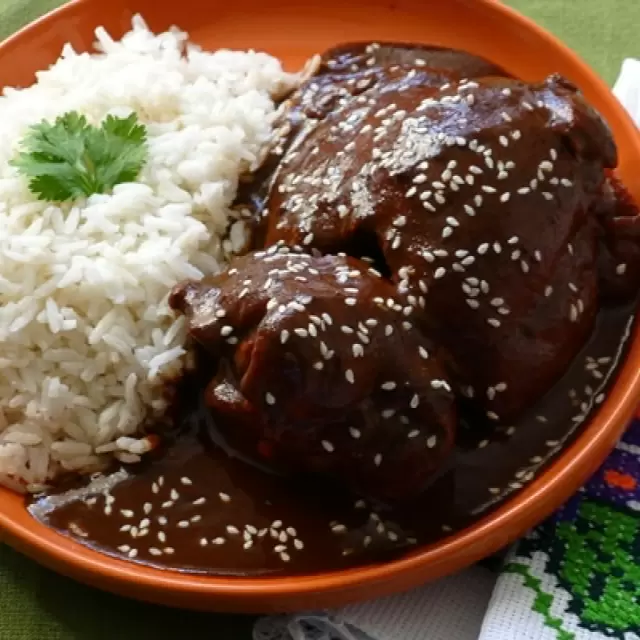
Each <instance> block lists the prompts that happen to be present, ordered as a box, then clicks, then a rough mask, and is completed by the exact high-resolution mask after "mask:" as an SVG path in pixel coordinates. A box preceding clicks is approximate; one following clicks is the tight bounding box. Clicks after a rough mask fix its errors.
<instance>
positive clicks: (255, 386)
mask: <svg viewBox="0 0 640 640" xmlns="http://www.w3.org/2000/svg"><path fill="white" fill-rule="evenodd" d="M170 304H171V306H172V307H173V308H174V309H176V310H178V311H180V312H182V313H184V314H185V315H186V316H187V318H188V326H189V333H190V335H191V336H192V337H193V338H194V339H195V340H196V341H197V343H199V344H200V345H201V346H202V347H204V349H205V350H206V351H207V352H208V353H210V354H211V355H212V356H213V357H214V358H219V361H220V364H219V369H218V371H217V374H216V375H215V377H214V379H213V380H212V381H211V383H210V384H209V386H208V388H207V390H206V401H207V404H208V405H209V407H211V409H213V410H214V413H215V416H216V419H217V420H218V423H219V425H220V428H221V429H222V430H223V432H225V435H228V437H229V438H230V440H232V441H234V442H235V443H238V442H241V443H242V444H240V447H242V448H243V449H244V450H245V451H246V450H249V451H250V452H251V453H253V454H256V455H259V456H262V457H267V458H268V459H269V460H270V461H271V462H272V463H273V464H274V465H276V466H277V467H279V468H284V469H286V470H291V471H294V472H295V471H304V472H316V473H322V474H326V475H330V476H333V477H335V478H338V479H340V480H341V481H344V482H345V483H346V484H347V485H348V486H350V487H351V488H353V489H354V490H356V491H358V492H360V493H362V494H365V495H368V496H371V497H374V498H376V499H379V500H384V501H388V502H397V501H403V500H407V499H409V498H411V497H415V495H416V494H417V493H419V492H421V491H422V490H423V489H424V488H425V486H426V485H427V483H428V481H429V480H430V478H431V477H432V475H433V474H434V472H435V471H436V470H437V469H438V468H439V467H440V465H441V463H442V462H443V461H444V459H445V458H446V456H447V454H448V453H449V452H450V449H451V446H452V444H453V440H454V435H455V427H456V411H455V406H454V399H453V395H452V393H451V387H450V385H449V382H448V381H447V379H446V377H445V374H444V372H443V369H442V367H441V366H440V363H439V354H438V352H437V351H436V349H435V348H434V347H433V345H432V344H431V343H430V342H429V341H428V340H427V339H426V338H425V337H424V336H423V335H422V333H421V332H420V331H419V330H417V329H416V328H415V327H414V326H413V324H412V322H411V318H410V317H409V316H408V314H407V309H408V310H409V311H411V308H410V307H409V306H408V305H407V302H406V300H404V299H403V297H402V296H398V295H397V293H396V291H395V288H394V287H393V286H392V285H391V284H390V283H389V282H388V281H386V280H384V279H382V278H381V277H380V276H379V275H378V274H377V273H375V272H373V271H372V270H370V268H369V265H367V264H366V263H364V262H361V261H359V260H356V259H353V258H348V257H342V256H319V255H311V254H308V253H304V252H301V251H295V250H290V249H289V248H286V247H272V248H271V249H269V250H267V251H261V252H257V253H253V254H250V255H247V256H245V257H242V258H239V259H237V260H235V261H234V262H233V263H232V265H231V268H230V269H229V270H227V271H226V272H225V273H224V274H221V275H218V276H214V277H210V278H205V279H204V280H203V281H201V282H192V283H186V284H184V285H180V286H178V287H177V288H176V289H175V290H174V291H173V293H172V295H171V298H170Z"/></svg>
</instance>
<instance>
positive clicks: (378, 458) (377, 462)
mask: <svg viewBox="0 0 640 640" xmlns="http://www.w3.org/2000/svg"><path fill="white" fill-rule="evenodd" d="M381 463H382V454H381V453H376V455H375V456H373V464H375V465H376V467H379V466H380V464H381Z"/></svg>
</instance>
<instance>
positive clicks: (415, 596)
mask: <svg viewBox="0 0 640 640" xmlns="http://www.w3.org/2000/svg"><path fill="white" fill-rule="evenodd" d="M495 580H496V575H495V574H494V573H492V572H491V571H489V570H488V569H485V568H482V567H471V568H470V569H467V570H466V571H463V572H462V573H458V574H456V575H453V576H449V577H447V578H443V579H442V580H438V581H437V582H434V583H431V584H427V585H425V586H424V587H420V588H419V589H414V590H413V591H410V592H408V593H403V594H398V595H396V596H390V597H387V598H380V599H378V600H372V601H370V602H366V603H362V604H357V605H352V606H349V607H345V608H344V609H340V610H338V611H334V612H330V613H313V614H306V615H300V616H272V617H268V618H262V619H260V620H258V622H257V623H256V625H255V628H254V633H253V638H254V640H426V639H427V638H428V640H477V638H478V632H479V630H480V626H481V625H482V620H483V618H484V614H485V611H486V610H487V606H488V604H489V599H490V597H491V593H492V591H493V587H494V584H495ZM359 632H361V633H359Z"/></svg>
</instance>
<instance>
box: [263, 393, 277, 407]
mask: <svg viewBox="0 0 640 640" xmlns="http://www.w3.org/2000/svg"><path fill="white" fill-rule="evenodd" d="M264 399H265V402H266V403H267V404H271V405H274V404H275V403H276V399H275V397H274V395H273V394H272V393H269V392H268V391H267V393H265V394H264Z"/></svg>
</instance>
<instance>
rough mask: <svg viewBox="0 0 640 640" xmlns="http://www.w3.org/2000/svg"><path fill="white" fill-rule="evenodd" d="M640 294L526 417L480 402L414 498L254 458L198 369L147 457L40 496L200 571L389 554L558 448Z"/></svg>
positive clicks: (532, 469)
mask: <svg viewBox="0 0 640 640" xmlns="http://www.w3.org/2000/svg"><path fill="white" fill-rule="evenodd" d="M635 308H636V305H635V303H634V304H630V305H627V306H625V307H618V308H615V309H606V310H603V311H602V312H601V313H600V315H599V317H598V322H597V326H596V328H595V330H594V332H593V335H592V337H591V339H590V340H589V342H588V344H587V345H586V346H585V347H584V349H583V351H582V352H581V353H580V354H579V356H578V357H577V358H576V359H575V361H574V362H573V364H572V366H571V368H570V369H569V370H568V371H567V373H566V375H565V376H564V377H563V378H562V379H561V380H560V381H559V382H558V383H557V384H556V385H555V386H554V388H553V389H552V390H550V391H549V392H548V393H547V395H546V396H545V397H544V398H543V399H542V400H541V401H540V402H538V403H537V404H536V405H535V406H534V407H533V408H531V410H530V411H528V412H527V414H526V415H525V416H524V417H523V418H522V419H521V420H520V421H518V422H517V423H516V424H510V425H500V426H498V427H497V428H496V427H495V426H493V427H491V428H490V429H489V428H487V429H486V430H485V429H484V428H483V427H479V426H478V425H477V424H476V422H475V420H474V419H473V417H471V416H468V417H467V424H463V425H462V427H461V428H460V430H459V434H458V441H457V444H456V449H455V452H454V454H453V455H452V456H451V459H450V462H449V464H448V466H447V467H446V468H445V469H443V470H442V472H441V473H440V474H439V476H438V477H437V478H436V479H435V480H434V482H433V483H432V485H431V486H430V487H429V488H428V489H427V490H426V491H425V493H424V494H423V495H422V496H421V497H420V499H419V500H417V501H416V502H414V503H412V504H408V505H406V506H404V507H402V508H395V509H389V508H386V507H385V506H384V505H380V504H372V503H370V502H369V501H367V500H366V499H365V498H361V497H358V496H353V495H348V494H347V493H346V492H345V491H344V490H343V489H342V488H340V487H338V486H332V485H331V484H330V483H329V482H328V481H326V480H324V479H322V480H318V479H313V478H300V477H296V478H292V477H282V476H280V475H278V474H276V473H274V472H272V471H270V470H268V469H264V468H261V467H260V466H259V465H257V464H255V463H254V462H253V461H250V460H247V459H245V458H244V457H243V456H242V455H240V454H238V453H237V452H236V451H235V450H234V449H233V448H231V447H230V446H229V445H228V443H226V442H225V441H224V439H223V438H222V436H221V435H220V432H219V431H218V430H217V428H216V425H215V423H214V421H213V419H212V417H211V416H210V415H209V413H208V412H207V411H206V410H203V408H202V406H201V403H200V389H201V388H202V387H201V386H200V385H199V384H198V380H186V381H184V383H183V384H182V385H181V389H180V392H179V394H178V397H179V402H178V405H177V407H176V411H177V412H178V413H179V415H181V416H182V419H181V421H180V428H179V429H178V431H177V432H176V433H174V435H173V436H171V438H170V439H166V440H165V442H164V444H163V445H162V447H161V448H159V449H158V450H156V451H155V452H153V453H151V454H149V457H148V459H147V460H146V462H144V463H142V464H140V465H138V466H136V467H132V468H121V469H118V470H114V471H113V472H112V473H111V474H107V475H102V476H98V477H95V478H94V479H93V480H92V481H91V482H90V483H89V484H85V485H83V486H78V485H70V486H69V487H66V488H65V487H61V488H58V490H57V492H56V493H53V494H48V495H47V494H44V495H40V496H36V497H35V498H34V499H33V501H32V502H31V503H30V505H29V510H30V512H31V514H32V515H33V516H34V517H35V518H37V519H38V520H40V521H42V522H43V523H44V524H46V525H47V526H49V527H52V528H54V529H55V530H57V531H59V532H60V533H62V534H63V535H67V536H70V537H72V538H74V539H76V540H77V541H79V542H80V543H82V544H84V545H87V546H90V547H92V548H95V549H98V550H100V551H102V552H104V553H107V554H110V555H114V556H118V557H123V558H126V559H128V560H131V561H134V562H140V563H143V564H146V565H152V566H157V567H166V568H171V569H178V570H182V571H187V572H194V573H208V574H218V575H259V574H296V573H309V572H316V571H326V570H328V569H338V568H343V567H347V566H353V565H358V564H365V563H372V562H383V561H385V560H388V559H390V558H393V557H397V556H399V555H402V554H403V553H406V552H407V551H408V550H410V549H411V548H413V547H414V546H416V545H418V544H423V543H425V542H430V541H435V540H438V539H441V538H442V537H444V536H447V535H449V533H450V532H452V531H455V530H458V529H460V528H463V527H466V526H468V525H469V524H470V523H472V522H473V521H474V520H477V519H478V518H480V517H481V516H482V515H484V514H486V513H487V512H488V511H489V510H491V509H492V508H494V507H495V506H496V505H499V504H500V503H501V502H503V501H504V500H505V499H507V498H508V496H509V495H510V494H512V493H513V492H514V491H517V490H519V489H520V488H522V487H523V486H525V485H526V484H528V483H529V482H531V480H533V479H534V478H535V477H536V475H537V474H538V473H539V472H540V471H541V470H542V469H543V468H544V467H545V466H546V465H547V464H548V462H549V461H551V460H553V458H554V457H555V456H556V455H557V454H558V453H559V452H560V451H561V450H562V449H563V447H565V446H566V444H567V443H568V442H570V441H571V440H572V439H573V438H574V437H575V435H576V434H577V433H579V431H580V429H581V425H583V423H584V422H585V421H586V420H587V419H588V417H589V416H590V415H591V414H592V413H593V412H594V411H596V410H597V408H598V405H599V404H601V403H602V401H603V400H604V398H605V395H606V392H607V389H608V387H609V385H610V383H611V382H612V380H613V378H614V377H615V372H616V369H617V367H618V365H619V363H620V362H621V361H622V359H623V357H624V353H625V348H626V344H627V342H628V337H629V335H630V333H631V331H632V328H633V316H634V312H635ZM471 425H473V427H472V426H471Z"/></svg>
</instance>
